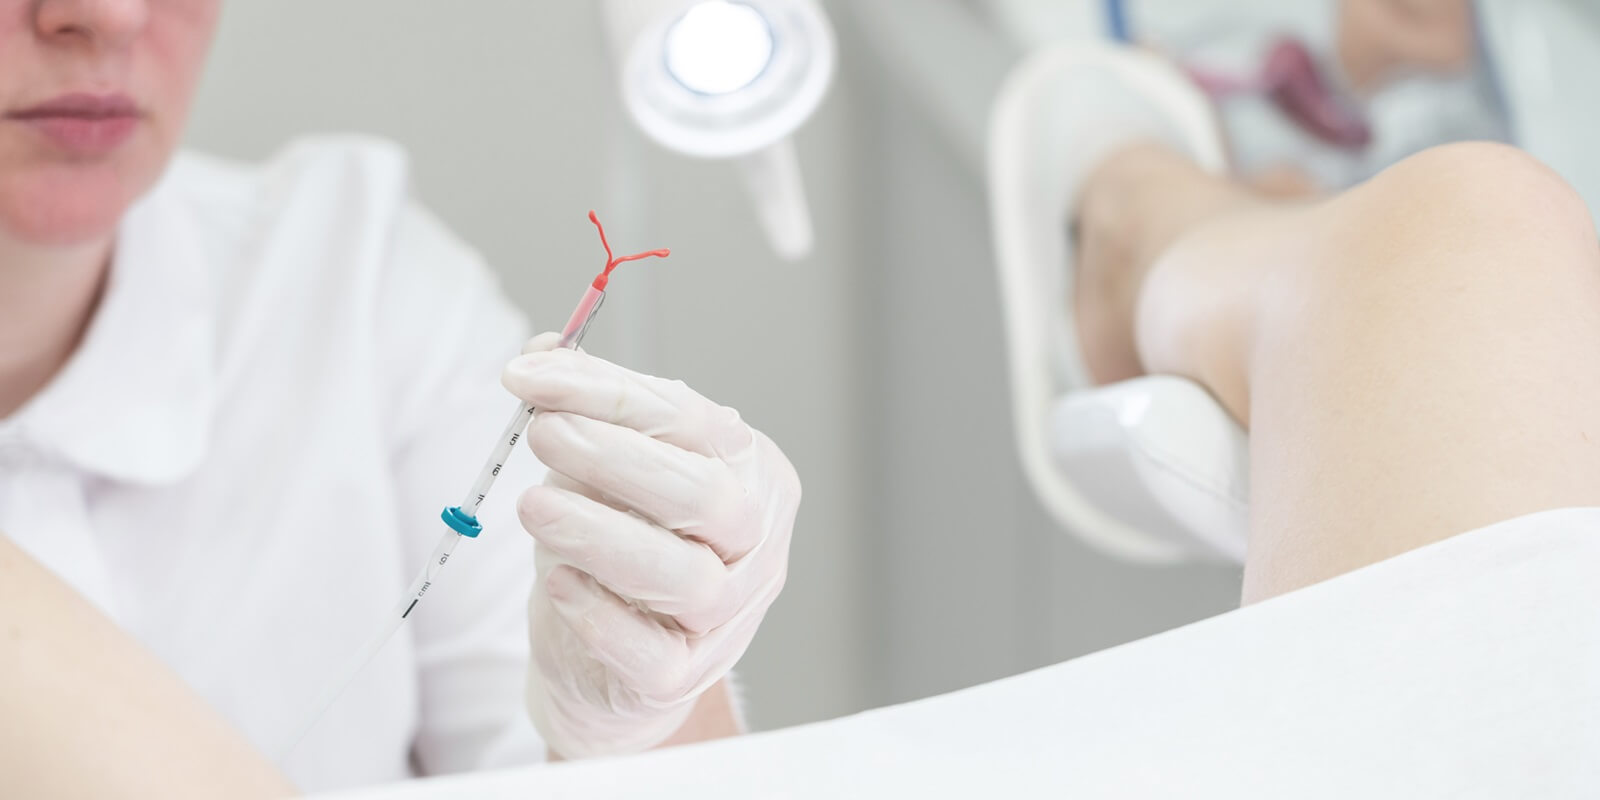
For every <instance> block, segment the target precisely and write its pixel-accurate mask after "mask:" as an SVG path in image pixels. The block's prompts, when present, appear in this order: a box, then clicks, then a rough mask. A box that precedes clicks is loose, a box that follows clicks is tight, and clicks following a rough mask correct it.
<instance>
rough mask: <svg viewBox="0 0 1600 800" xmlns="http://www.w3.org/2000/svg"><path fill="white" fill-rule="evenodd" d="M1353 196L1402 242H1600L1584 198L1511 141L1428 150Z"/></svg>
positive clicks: (1385, 229)
mask: <svg viewBox="0 0 1600 800" xmlns="http://www.w3.org/2000/svg"><path fill="white" fill-rule="evenodd" d="M1350 196H1351V197H1352V198H1359V201H1360V202H1362V203H1366V204H1368V205H1369V207H1368V208H1367V211H1368V213H1369V215H1371V217H1376V221H1375V222H1374V224H1375V225H1376V226H1377V227H1378V228H1379V229H1380V230H1383V231H1387V232H1389V233H1391V234H1393V235H1394V236H1395V239H1396V241H1397V243H1399V244H1405V243H1411V242H1412V240H1420V241H1421V242H1422V243H1427V244H1432V245H1443V244H1448V243H1449V242H1450V241H1451V240H1452V239H1453V240H1454V241H1455V242H1458V243H1461V244H1466V243H1470V242H1480V243H1481V242H1494V243H1506V242H1511V241H1516V240H1519V239H1527V238H1538V239H1541V240H1543V241H1549V240H1550V237H1556V238H1557V239H1560V240H1571V241H1581V242H1583V243H1585V244H1593V243H1594V242H1595V241H1596V239H1595V233H1594V228H1593V223H1592V222H1591V220H1590V216H1589V211H1588V209H1587V207H1586V206H1585V205H1584V202H1583V199H1582V198H1581V197H1579V196H1578V193H1577V192H1576V191H1574V190H1573V189H1572V187H1571V186H1569V185H1568V184H1567V182H1566V181H1565V180H1563V179H1562V178H1561V176H1559V175H1557V174H1556V173H1555V171H1553V170H1551V169H1550V168H1549V167H1547V166H1545V165H1544V164H1543V163H1541V162H1540V161H1539V160H1538V159H1536V158H1534V157H1533V156H1530V155H1528V154H1527V153H1525V152H1523V151H1522V150H1519V149H1517V148H1514V147H1511V146H1508V145H1503V144H1495V143H1491V142H1462V143H1458V144H1449V145H1444V146H1441V147H1435V148H1432V149H1429V150H1425V151H1423V152H1421V153H1418V154H1417V155H1414V156H1411V157H1410V158H1407V159H1405V160H1403V161H1401V162H1400V163H1398V164H1396V165H1394V166H1393V167H1391V168H1389V169H1388V170H1385V171H1384V172H1383V173H1381V174H1380V175H1378V176H1377V177H1376V178H1374V179H1372V180H1371V181H1369V182H1368V183H1367V184H1365V185H1363V186H1362V187H1361V188H1360V189H1358V190H1356V191H1355V192H1352V193H1351V195H1350ZM1371 217H1369V219H1370V218H1371Z"/></svg>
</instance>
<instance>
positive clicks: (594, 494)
mask: <svg viewBox="0 0 1600 800" xmlns="http://www.w3.org/2000/svg"><path fill="white" fill-rule="evenodd" d="M547 466H548V465H547ZM544 485H546V486H554V487H556V488H557V489H566V490H567V491H569V492H575V493H577V494H581V495H583V496H584V497H587V498H589V499H590V500H593V501H595V502H596V503H599V504H601V505H605V506H610V507H611V508H614V509H616V510H618V511H627V510H628V507H627V506H625V505H623V504H622V502H621V501H619V500H617V499H616V498H615V497H611V496H609V495H607V494H606V493H605V492H602V491H600V490H599V489H596V488H594V487H593V486H590V485H589V484H587V483H584V482H583V481H580V480H574V479H573V478H570V477H568V476H566V475H563V474H561V473H560V472H557V471H555V470H553V469H552V470H549V471H548V472H546V473H545V476H544Z"/></svg>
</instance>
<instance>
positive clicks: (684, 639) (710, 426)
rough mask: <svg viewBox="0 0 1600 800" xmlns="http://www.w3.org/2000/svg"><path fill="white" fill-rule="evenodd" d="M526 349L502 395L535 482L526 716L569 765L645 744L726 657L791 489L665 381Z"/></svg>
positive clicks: (739, 643)
mask: <svg viewBox="0 0 1600 800" xmlns="http://www.w3.org/2000/svg"><path fill="white" fill-rule="evenodd" d="M556 339H557V337H556V336H555V335H554V334H545V335H542V336H540V337H538V338H536V339H534V340H533V341H531V342H529V345H528V347H527V348H526V349H525V350H526V351H544V352H528V353H527V354H525V355H523V356H520V357H518V358H517V359H515V360H513V361H512V362H511V363H510V364H509V365H507V367H506V371H505V375H504V377H503V379H502V380H503V382H504V383H505V386H506V388H508V389H510V390H511V392H512V393H513V394H515V395H517V396H518V397H520V398H522V399H523V400H526V401H527V402H528V403H530V404H532V405H533V406H534V407H535V408H537V409H539V412H538V413H537V414H536V415H535V416H534V418H533V421H532V422H530V423H529V424H528V435H527V442H528V445H529V446H530V447H531V448H532V449H533V452H534V454H535V455H537V456H538V457H539V460H541V461H542V462H544V464H545V465H546V466H548V467H549V468H550V477H549V478H548V479H547V480H546V482H545V485H543V486H535V487H533V488H531V489H528V490H527V491H526V492H524V493H523V495H522V497H521V499H520V500H519V502H518V505H517V510H518V513H519V515H520V516H521V518H522V524H523V526H524V527H526V528H527V529H528V532H529V533H531V534H533V537H534V539H535V540H537V543H538V544H537V550H536V559H537V564H538V581H537V583H536V585H535V586H534V590H533V597H532V599H531V601H530V605H529V617H530V620H529V624H530V627H531V635H532V640H533V663H532V665H531V666H530V667H529V675H528V707H529V713H530V714H531V715H532V717H533V722H534V724H535V725H536V726H537V727H538V729H539V732H540V733H541V734H542V735H543V736H544V739H545V743H546V744H547V745H548V746H549V747H550V748H551V749H552V750H554V751H555V752H556V753H559V754H561V755H562V756H565V757H569V758H581V757H586V756H593V755H602V754H611V753H626V752H634V751H638V750H644V749H646V748H649V747H653V746H655V745H657V744H660V743H661V742H662V741H663V740H665V739H666V738H667V737H669V736H671V735H672V734H673V733H674V732H675V731H677V729H678V728H679V727H681V726H682V725H683V722H684V720H685V719H686V718H687V717H688V716H689V713H690V712H691V711H692V710H693V709H694V706H695V702H696V700H697V699H698V698H699V697H700V695H701V693H703V692H704V691H705V690H706V689H708V688H710V687H711V686H712V685H713V684H715V683H716V682H717V681H718V680H720V679H721V678H722V677H723V676H724V675H726V674H727V673H728V670H729V669H731V668H732V667H733V665H734V663H735V662H737V661H738V660H739V658H740V656H742V655H743V654H744V651H745V648H746V647H747V646H748V645H749V644H750V640H751V638H752V637H753V636H754V635H755V632H756V628H757V627H758V626H759V625H760V624H761V618H762V616H763V615H765V614H766V611H767V607H768V606H770V605H771V604H772V601H773V600H774V599H775V598H776V597H777V596H778V592H779V590H781V589H782V588H783V582H784V578H785V576H786V575H787V572H788V560H789V535H790V532H791V530H792V528H793V526H794V516H795V511H796V509H797V507H798V505H799V503H800V480H799V478H798V477H797V476H796V475H795V471H794V468H793V467H792V466H790V464H789V460H788V459H787V458H785V457H784V455H783V453H782V452H781V451H780V450H779V449H778V447H777V445H775V444H773V443H772V440H771V439H768V438H767V437H766V436H764V435H762V434H761V433H760V432H759V431H756V430H754V429H752V428H751V427H750V426H748V425H746V424H745V423H744V422H743V421H742V420H740V418H739V414H738V412H736V411H734V410H733V409H731V408H725V407H723V406H719V405H717V404H716V403H713V402H711V401H710V400H707V399H706V398H704V397H702V396H700V395H699V394H697V393H695V392H694V391H693V390H691V389H689V387H687V386H685V385H684V384H683V383H682V382H680V381H668V380H662V379H660V378H653V377H650V376H648V375H640V374H638V373H635V372H632V371H629V370H627V369H624V368H622V367H619V366H617V365H615V364H611V363H608V362H606V361H603V360H601V359H598V358H595V357H593V356H589V355H586V354H584V353H580V352H575V351H571V350H551V349H550V348H551V347H553V346H554V344H555V341H556Z"/></svg>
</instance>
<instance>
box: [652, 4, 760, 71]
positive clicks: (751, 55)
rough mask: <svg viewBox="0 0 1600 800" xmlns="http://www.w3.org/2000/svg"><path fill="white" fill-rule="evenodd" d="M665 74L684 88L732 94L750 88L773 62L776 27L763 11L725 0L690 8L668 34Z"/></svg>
mask: <svg viewBox="0 0 1600 800" xmlns="http://www.w3.org/2000/svg"><path fill="white" fill-rule="evenodd" d="M665 56H666V62H667V71H668V72H670V73H672V77H673V78H675V79H677V81H678V82H679V83H681V84H683V85H684V87H685V88H687V89H689V90H690V91H693V92H699V93H701V94H710V95H717V94H728V93H730V92H735V91H738V90H740V89H743V88H744V87H746V86H749V85H750V83H751V82H752V81H754V80H755V79H756V78H758V77H760V76H761V73H762V72H763V71H765V70H766V68H767V64H768V63H769V62H770V61H771V60H772V26H771V25H770V24H768V23H767V18H766V17H764V16H762V14H761V12H760V11H757V10H756V9H754V8H752V7H750V6H748V5H746V4H744V3H733V2H727V0H708V2H704V3H698V4H696V5H695V6H694V7H693V8H690V9H689V11H688V12H687V13H685V14H684V15H683V17H682V18H681V19H679V20H678V21H677V22H675V23H673V24H672V27H671V29H669V30H668V31H667V39H666V46H665Z"/></svg>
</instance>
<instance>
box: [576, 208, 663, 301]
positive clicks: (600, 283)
mask: <svg viewBox="0 0 1600 800" xmlns="http://www.w3.org/2000/svg"><path fill="white" fill-rule="evenodd" d="M589 221H590V222H593V223H594V228H595V230H597V231H599V232H600V245H601V246H602V247H604V248H605V249H606V268H605V270H604V271H602V272H601V273H600V274H599V275H596V276H594V283H593V284H590V285H592V286H594V288H595V289H597V290H599V291H602V292H603V291H605V290H606V284H607V283H609V282H610V281H611V271H612V270H614V269H616V268H617V265H618V264H622V263H624V262H628V261H638V260H639V259H641V258H652V257H654V258H666V257H667V256H669V255H672V251H671V250H648V251H646V252H643V253H634V254H633V255H631V256H620V257H619V256H613V255H611V243H610V242H607V241H606V229H605V226H603V225H601V224H600V218H599V217H597V216H595V213H594V212H593V211H590V212H589Z"/></svg>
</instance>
